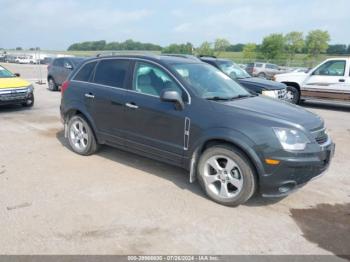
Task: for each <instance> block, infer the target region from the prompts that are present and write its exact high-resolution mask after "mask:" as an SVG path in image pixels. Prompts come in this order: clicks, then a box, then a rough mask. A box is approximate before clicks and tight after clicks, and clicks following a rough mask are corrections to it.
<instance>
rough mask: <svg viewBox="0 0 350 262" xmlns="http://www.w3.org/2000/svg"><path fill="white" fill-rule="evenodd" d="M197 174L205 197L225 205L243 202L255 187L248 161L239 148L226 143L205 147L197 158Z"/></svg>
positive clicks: (254, 177)
mask: <svg viewBox="0 0 350 262" xmlns="http://www.w3.org/2000/svg"><path fill="white" fill-rule="evenodd" d="M226 160H227V161H226ZM213 166H215V168H214V167H213ZM197 174H198V180H199V183H200V185H201V187H202V189H203V190H204V192H205V193H206V194H207V195H208V197H209V198H210V199H212V200H214V201H215V202H217V203H219V204H222V205H226V206H238V205H240V204H243V203H245V202H246V201H248V199H250V198H251V197H252V196H253V194H254V193H255V191H256V188H257V182H256V176H255V171H254V167H253V166H252V164H251V162H250V161H249V159H247V157H246V156H245V155H244V154H243V153H242V152H241V151H240V150H238V149H236V148H235V147H232V146H229V145H224V144H222V145H216V146H213V147H210V148H208V149H206V150H205V151H204V152H203V154H202V155H201V157H200V159H199V162H198V166H197Z"/></svg>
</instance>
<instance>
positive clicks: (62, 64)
mask: <svg viewBox="0 0 350 262" xmlns="http://www.w3.org/2000/svg"><path fill="white" fill-rule="evenodd" d="M84 60H85V58H81V57H59V58H55V59H53V60H52V61H51V63H50V64H49V65H48V66H47V82H48V87H49V90H51V91H57V90H58V87H59V86H61V85H62V83H63V82H64V81H65V80H66V78H67V77H68V76H69V74H70V73H71V72H72V71H73V70H74V69H75V68H77V67H78V66H79V65H80V64H81V63H82V62H83V61H84Z"/></svg>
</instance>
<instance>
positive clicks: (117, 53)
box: [96, 50, 158, 57]
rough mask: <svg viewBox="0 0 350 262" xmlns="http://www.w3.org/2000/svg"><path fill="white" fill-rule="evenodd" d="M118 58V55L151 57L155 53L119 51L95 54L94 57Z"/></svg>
mask: <svg viewBox="0 0 350 262" xmlns="http://www.w3.org/2000/svg"><path fill="white" fill-rule="evenodd" d="M117 55H118V56H120V55H125V56H128V55H153V56H156V55H158V54H156V53H155V52H152V51H137V50H120V51H105V52H102V53H98V54H96V57H104V56H117Z"/></svg>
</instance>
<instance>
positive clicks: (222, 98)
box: [205, 96, 231, 101]
mask: <svg viewBox="0 0 350 262" xmlns="http://www.w3.org/2000/svg"><path fill="white" fill-rule="evenodd" d="M205 99H207V100H214V101H229V100H231V97H220V96H212V97H206V98H205Z"/></svg>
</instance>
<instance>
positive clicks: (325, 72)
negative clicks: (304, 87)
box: [313, 60, 346, 76]
mask: <svg viewBox="0 0 350 262" xmlns="http://www.w3.org/2000/svg"><path fill="white" fill-rule="evenodd" d="M345 65H346V63H345V61H344V60H334V61H328V62H326V63H324V64H323V65H321V66H320V67H319V68H317V69H316V70H315V72H314V73H313V75H320V76H344V73H345Z"/></svg>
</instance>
